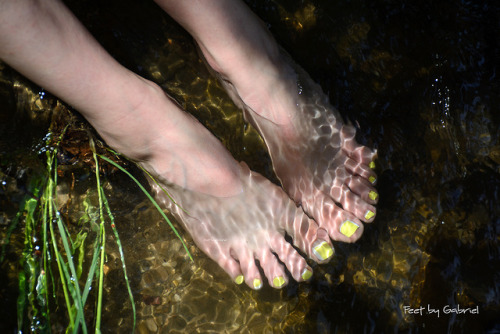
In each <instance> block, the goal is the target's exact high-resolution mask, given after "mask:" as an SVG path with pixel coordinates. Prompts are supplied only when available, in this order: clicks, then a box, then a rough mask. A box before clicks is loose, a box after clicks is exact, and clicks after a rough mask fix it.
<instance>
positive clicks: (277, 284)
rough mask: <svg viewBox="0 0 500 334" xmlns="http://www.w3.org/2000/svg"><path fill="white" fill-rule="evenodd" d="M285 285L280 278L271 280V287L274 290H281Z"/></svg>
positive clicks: (283, 280)
mask: <svg viewBox="0 0 500 334" xmlns="http://www.w3.org/2000/svg"><path fill="white" fill-rule="evenodd" d="M283 284H285V279H284V278H283V277H281V276H277V277H275V278H274V279H273V285H274V287H275V288H281V287H282V286H283Z"/></svg>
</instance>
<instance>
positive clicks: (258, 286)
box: [253, 278, 262, 290]
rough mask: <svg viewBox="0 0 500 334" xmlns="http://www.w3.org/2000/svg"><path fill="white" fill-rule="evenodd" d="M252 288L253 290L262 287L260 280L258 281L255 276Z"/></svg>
mask: <svg viewBox="0 0 500 334" xmlns="http://www.w3.org/2000/svg"><path fill="white" fill-rule="evenodd" d="M253 288H254V289H255V290H259V289H260V288H262V282H261V281H260V279H258V278H256V279H254V280H253Z"/></svg>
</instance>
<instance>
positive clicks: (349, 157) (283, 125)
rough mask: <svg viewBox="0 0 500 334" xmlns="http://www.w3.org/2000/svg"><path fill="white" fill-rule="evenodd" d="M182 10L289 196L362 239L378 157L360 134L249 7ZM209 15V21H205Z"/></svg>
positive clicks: (344, 237)
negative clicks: (263, 144)
mask: <svg viewBox="0 0 500 334" xmlns="http://www.w3.org/2000/svg"><path fill="white" fill-rule="evenodd" d="M176 6H177V7H174V8H170V7H169V6H166V7H167V8H166V9H167V10H168V11H169V13H171V14H172V15H174V17H176V19H178V20H179V21H180V22H181V23H182V24H184V26H185V27H186V28H187V29H188V31H190V32H191V34H192V35H193V36H194V37H195V39H196V41H197V42H198V45H199V46H200V48H201V50H202V52H203V54H204V56H205V58H206V60H207V62H208V64H209V65H210V67H212V68H213V69H214V70H215V71H216V72H217V73H218V74H219V76H220V77H221V79H222V82H223V83H224V84H225V86H226V88H227V90H228V92H229V93H230V95H231V96H232V98H233V99H234V100H235V102H236V103H238V104H239V105H240V106H241V107H242V108H243V109H244V111H245V116H246V119H247V120H249V121H250V122H251V123H252V124H253V125H254V126H255V127H256V128H257V129H258V131H259V132H260V134H261V136H262V137H263V139H264V141H265V142H266V145H267V147H268V149H269V153H270V155H271V159H272V161H273V166H274V169H275V172H276V174H277V176H278V177H279V179H280V180H281V182H282V184H283V187H284V188H285V190H286V191H287V192H288V194H289V195H290V197H291V198H293V199H294V200H295V201H296V202H297V203H298V204H300V205H302V207H303V209H304V211H305V212H306V213H307V214H308V215H309V216H311V217H313V218H314V219H315V220H316V222H317V223H318V224H319V226H320V227H322V228H324V229H326V230H327V231H328V233H329V235H330V237H331V238H332V239H334V240H339V241H345V242H352V241H355V240H357V239H359V237H360V236H361V234H362V232H363V224H362V222H372V221H373V220H374V218H375V215H376V209H375V207H374V205H375V204H376V203H377V200H378V194H377V192H376V190H375V188H374V187H373V186H374V184H375V182H376V175H375V173H374V171H373V169H372V168H370V167H373V166H374V163H373V159H374V155H375V153H374V152H373V151H371V150H370V149H368V148H366V147H364V146H361V145H359V144H357V143H356V141H355V138H354V137H355V130H354V128H353V127H352V126H349V125H345V124H344V123H343V121H342V118H341V116H340V115H339V113H338V112H337V111H336V110H335V109H334V108H333V107H332V106H331V105H330V104H329V102H328V99H327V97H326V96H325V95H324V94H323V92H322V91H321V89H320V87H319V86H318V85H316V84H315V83H314V82H313V81H312V80H311V79H310V77H309V76H308V75H307V74H306V73H305V72H304V71H303V70H301V69H300V68H299V67H298V66H297V65H295V64H294V63H293V61H291V60H290V59H289V57H288V56H287V55H286V54H285V53H284V52H282V51H280V50H279V47H278V46H277V44H276V42H275V41H274V39H273V38H272V36H270V34H269V33H268V31H267V29H266V28H265V27H264V26H263V24H261V22H260V21H259V19H258V18H256V17H255V16H254V15H253V13H251V11H250V10H249V9H248V8H246V6H245V5H243V4H242V3H239V2H236V1H217V2H213V1H210V2H207V3H205V6H206V7H208V8H199V7H196V6H185V5H184V4H183V2H178V3H177V4H176ZM193 7H196V8H193ZM228 8H229V9H228ZM208 10H210V13H211V15H202V12H203V11H208ZM200 11H201V12H200ZM229 11H230V13H229ZM194 18H196V21H195V20H194ZM200 21H201V23H200ZM200 27H202V28H200Z"/></svg>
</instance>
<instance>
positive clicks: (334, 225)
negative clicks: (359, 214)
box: [315, 196, 364, 242]
mask: <svg viewBox="0 0 500 334" xmlns="http://www.w3.org/2000/svg"><path fill="white" fill-rule="evenodd" d="M316 207H318V208H321V209H320V210H317V212H316V213H317V214H316V216H315V217H316V218H317V219H318V221H319V225H320V227H322V228H324V229H325V230H327V231H328V234H329V236H330V238H332V239H333V240H336V241H343V242H355V241H356V240H358V239H359V238H360V237H361V235H362V234H363V229H364V228H363V224H362V223H361V221H360V220H359V219H358V218H356V216H354V214H352V213H350V212H348V211H347V210H342V209H340V208H339V207H338V206H337V205H335V203H334V202H333V200H332V199H331V198H329V197H327V196H323V198H322V199H320V203H318V204H317V205H316Z"/></svg>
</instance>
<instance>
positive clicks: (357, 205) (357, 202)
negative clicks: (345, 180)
mask: <svg viewBox="0 0 500 334" xmlns="http://www.w3.org/2000/svg"><path fill="white" fill-rule="evenodd" d="M338 202H339V203H340V204H342V208H343V209H344V210H345V211H348V212H350V213H352V214H353V215H354V216H356V217H357V218H358V219H359V220H362V221H365V222H367V223H371V222H372V221H373V220H374V219H375V216H376V214H377V210H376V208H375V207H374V206H373V205H371V204H369V203H368V201H367V200H366V199H364V198H362V197H360V196H358V195H356V194H354V193H353V192H352V191H351V190H350V189H349V188H348V187H347V186H345V187H344V188H343V190H342V196H341V197H340V198H339V199H338ZM370 202H373V201H372V200H370Z"/></svg>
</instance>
